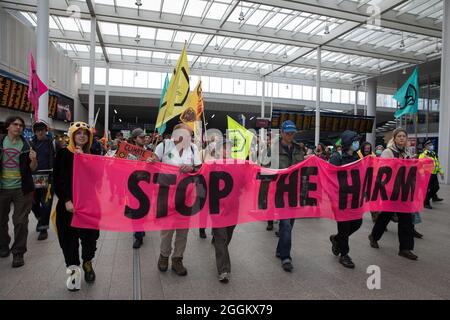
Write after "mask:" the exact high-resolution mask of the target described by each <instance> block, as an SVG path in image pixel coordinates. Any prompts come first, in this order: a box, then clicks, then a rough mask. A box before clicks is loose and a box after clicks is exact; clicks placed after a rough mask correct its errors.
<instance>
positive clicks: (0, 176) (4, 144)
mask: <svg viewBox="0 0 450 320" xmlns="http://www.w3.org/2000/svg"><path fill="white" fill-rule="evenodd" d="M5 127H6V130H7V132H8V133H7V134H6V135H5V136H2V137H0V257H1V258H6V257H8V256H9V255H10V253H12V255H13V261H12V267H13V268H18V267H21V266H23V265H24V264H25V261H24V258H23V256H24V254H25V252H27V237H28V215H29V214H30V211H31V205H32V197H33V190H34V184H33V178H32V176H31V172H32V171H34V170H36V168H37V166H38V162H37V155H36V152H35V151H34V150H32V149H31V147H30V145H29V143H28V142H27V141H26V140H25V138H23V137H22V133H23V130H24V129H25V121H24V120H23V119H22V118H21V117H18V116H11V117H8V118H7V119H6V121H5ZM11 203H12V204H13V205H14V211H13V214H12V220H13V225H14V242H13V245H12V247H11V248H9V244H10V242H11V237H10V236H9V230H8V221H9V212H10V210H11Z"/></svg>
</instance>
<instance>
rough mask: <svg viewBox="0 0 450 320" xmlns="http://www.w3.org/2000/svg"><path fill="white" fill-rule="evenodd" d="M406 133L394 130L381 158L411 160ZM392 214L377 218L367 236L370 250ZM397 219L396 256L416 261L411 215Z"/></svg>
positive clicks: (406, 214)
mask: <svg viewBox="0 0 450 320" xmlns="http://www.w3.org/2000/svg"><path fill="white" fill-rule="evenodd" d="M407 143H408V133H407V132H406V130H405V129H403V128H397V129H395V130H394V136H393V138H392V139H391V140H390V141H389V143H388V145H387V148H386V149H385V150H384V151H383V153H382V155H381V157H382V158H398V159H411V158H412V156H411V153H410V152H409V150H408V148H407ZM393 214H394V212H386V211H383V212H381V213H380V215H379V216H378V218H377V221H376V222H375V225H374V226H373V229H372V232H371V234H370V235H369V241H370V246H371V247H372V248H376V249H378V248H379V245H378V241H379V240H380V239H381V237H382V236H383V233H384V231H385V229H386V227H387V225H388V224H389V221H390V220H391V217H392V215H393ZM396 214H397V217H398V239H399V242H400V250H399V252H398V255H399V256H401V257H404V258H407V259H410V260H417V259H418V256H417V255H415V254H414V253H413V252H412V250H414V224H413V218H414V217H413V215H414V214H413V213H402V212H397V213H396Z"/></svg>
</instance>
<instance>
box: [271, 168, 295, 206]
mask: <svg viewBox="0 0 450 320" xmlns="http://www.w3.org/2000/svg"><path fill="white" fill-rule="evenodd" d="M288 175H289V174H287V173H286V174H282V175H281V176H280V178H279V179H278V181H277V189H276V191H275V207H276V208H284V194H285V193H286V192H287V193H288V202H289V207H296V206H297V203H298V198H297V190H298V170H294V171H292V172H291V174H290V175H289V182H288V184H286V183H285V181H286V178H287V176H288Z"/></svg>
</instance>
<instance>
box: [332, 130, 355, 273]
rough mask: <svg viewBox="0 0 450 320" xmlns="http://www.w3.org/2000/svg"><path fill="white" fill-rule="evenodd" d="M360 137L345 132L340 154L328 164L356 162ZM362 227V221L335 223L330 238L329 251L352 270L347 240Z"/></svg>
mask: <svg viewBox="0 0 450 320" xmlns="http://www.w3.org/2000/svg"><path fill="white" fill-rule="evenodd" d="M359 139H360V137H359V136H358V134H357V133H356V132H354V131H350V130H346V131H344V132H343V133H342V135H341V146H342V154H340V153H339V152H335V153H334V154H333V156H332V157H331V159H330V163H331V164H333V165H335V166H343V165H345V164H348V163H352V162H355V161H358V159H359V157H358V154H357V152H358V150H359ZM361 225H362V219H357V220H352V221H339V222H337V230H338V233H337V234H335V235H331V236H330V241H331V244H332V246H331V251H332V252H333V254H334V255H335V256H338V255H339V254H340V255H341V256H340V257H339V263H340V264H342V265H343V266H344V267H346V268H350V269H353V268H355V264H354V263H353V261H352V258H350V256H349V255H348V253H349V252H350V247H349V244H348V242H349V238H350V236H351V235H352V234H353V233H355V232H356V231H357V230H358V229H359V228H360V227H361Z"/></svg>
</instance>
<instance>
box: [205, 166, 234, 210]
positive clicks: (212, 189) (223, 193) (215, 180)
mask: <svg viewBox="0 0 450 320" xmlns="http://www.w3.org/2000/svg"><path fill="white" fill-rule="evenodd" d="M220 181H223V182H224V187H223V189H222V190H219V187H220ZM231 190H233V177H232V176H231V174H229V173H228V172H225V171H214V172H211V173H210V175H209V213H210V214H218V213H219V212H220V199H223V198H226V197H227V196H228V195H229V194H230V193H231Z"/></svg>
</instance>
